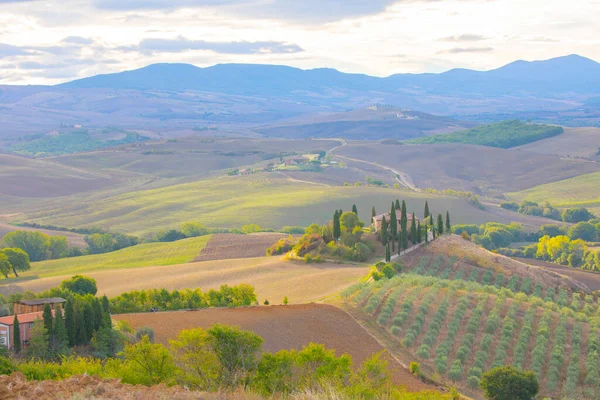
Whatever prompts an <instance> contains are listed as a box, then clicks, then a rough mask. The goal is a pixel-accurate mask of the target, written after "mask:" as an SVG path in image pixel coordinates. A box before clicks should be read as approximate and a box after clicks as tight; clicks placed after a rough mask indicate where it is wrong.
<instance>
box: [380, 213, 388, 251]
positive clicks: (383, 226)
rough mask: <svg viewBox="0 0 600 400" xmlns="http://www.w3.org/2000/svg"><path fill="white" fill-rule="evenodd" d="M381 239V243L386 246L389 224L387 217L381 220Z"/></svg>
mask: <svg viewBox="0 0 600 400" xmlns="http://www.w3.org/2000/svg"><path fill="white" fill-rule="evenodd" d="M379 238H380V239H381V243H382V244H383V245H385V243H387V241H388V223H387V220H386V219H385V216H383V217H382V218H381V229H380V230H379Z"/></svg>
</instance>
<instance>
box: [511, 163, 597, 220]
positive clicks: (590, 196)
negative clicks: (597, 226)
mask: <svg viewBox="0 0 600 400" xmlns="http://www.w3.org/2000/svg"><path fill="white" fill-rule="evenodd" d="M509 196H510V197H511V198H514V199H515V200H519V201H520V200H533V201H537V202H540V203H543V202H546V201H548V202H550V203H551V204H552V205H554V206H556V207H586V208H588V209H590V211H592V212H594V213H595V214H596V215H600V172H598V173H593V174H586V175H581V176H577V177H575V178H571V179H566V180H562V181H558V182H553V183H548V184H545V185H540V186H535V187H533V188H531V189H528V190H524V191H521V192H516V193H510V194H509Z"/></svg>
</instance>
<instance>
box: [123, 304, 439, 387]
mask: <svg viewBox="0 0 600 400" xmlns="http://www.w3.org/2000/svg"><path fill="white" fill-rule="evenodd" d="M113 317H114V318H115V319H116V320H125V321H128V322H129V323H131V324H132V326H134V327H139V326H150V327H152V328H153V329H154V330H155V335H156V339H157V341H158V342H160V343H167V340H168V339H169V338H174V337H175V336H176V335H177V333H178V332H179V331H180V330H182V329H190V328H197V327H202V328H208V327H210V326H211V325H213V324H215V323H223V324H228V325H237V326H239V327H241V328H242V329H246V330H250V331H252V332H255V333H256V334H258V335H260V336H261V337H263V338H264V339H265V343H264V346H263V348H264V350H265V351H269V352H276V351H279V350H284V349H299V348H302V347H303V346H306V345H308V344H309V343H311V342H313V343H320V344H324V345H325V346H326V347H327V348H329V349H335V350H336V354H338V355H341V354H342V353H347V354H349V355H351V356H352V359H353V360H354V362H355V365H358V364H360V363H361V362H363V361H364V360H365V359H367V358H368V357H370V356H371V355H373V354H375V353H377V352H380V351H382V350H384V349H385V348H384V347H383V345H381V344H380V343H379V342H378V341H377V340H376V339H375V338H374V337H372V336H371V334H370V333H369V332H368V331H367V330H366V329H364V328H363V327H362V326H361V325H360V324H359V323H358V322H356V321H355V320H354V319H353V318H352V317H351V316H350V315H349V314H348V313H346V312H345V311H343V310H341V309H339V308H337V307H334V306H330V305H323V304H305V305H296V306H270V307H249V308H238V309H206V310H200V311H179V312H159V313H146V314H121V315H115V316H113ZM384 358H385V359H387V360H388V362H389V363H390V369H391V371H392V378H393V381H394V382H395V383H397V384H402V385H405V386H406V387H407V388H408V389H409V390H411V391H418V390H431V389H436V388H435V387H433V386H431V385H428V384H426V383H424V382H422V381H421V380H420V379H418V378H416V377H414V376H413V375H412V374H411V373H410V372H409V371H408V370H406V368H404V367H403V366H402V365H401V364H400V363H399V362H398V361H397V360H396V359H395V358H394V357H392V356H391V355H390V354H388V353H385V354H384Z"/></svg>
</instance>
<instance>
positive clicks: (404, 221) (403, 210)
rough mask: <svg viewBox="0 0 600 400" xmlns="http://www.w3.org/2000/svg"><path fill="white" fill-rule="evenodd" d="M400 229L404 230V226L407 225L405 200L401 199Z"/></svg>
mask: <svg viewBox="0 0 600 400" xmlns="http://www.w3.org/2000/svg"><path fill="white" fill-rule="evenodd" d="M400 219H401V222H400V223H401V225H402V231H403V232H404V231H406V227H407V225H408V216H407V214H406V201H404V200H402V214H400Z"/></svg>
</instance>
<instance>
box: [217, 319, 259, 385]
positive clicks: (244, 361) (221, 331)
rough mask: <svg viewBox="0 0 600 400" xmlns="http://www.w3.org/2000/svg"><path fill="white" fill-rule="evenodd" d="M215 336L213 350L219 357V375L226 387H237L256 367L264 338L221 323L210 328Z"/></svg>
mask: <svg viewBox="0 0 600 400" xmlns="http://www.w3.org/2000/svg"><path fill="white" fill-rule="evenodd" d="M208 333H209V335H210V336H212V338H213V340H214V341H213V351H214V352H215V354H216V355H217V358H218V359H219V363H220V365H221V370H220V372H219V376H220V379H221V382H222V383H223V385H224V386H226V387H237V386H239V385H240V384H241V383H243V382H245V381H247V379H248V378H249V376H250V374H251V373H252V372H253V371H254V370H255V369H256V366H257V364H258V355H259V354H260V351H261V348H262V344H263V339H262V338H261V337H260V336H258V335H256V334H255V333H252V332H248V331H243V330H241V329H239V328H238V327H232V326H226V325H221V324H216V325H213V326H212V328H210V329H209V330H208Z"/></svg>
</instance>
